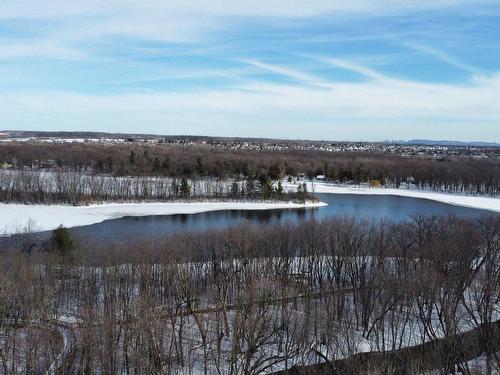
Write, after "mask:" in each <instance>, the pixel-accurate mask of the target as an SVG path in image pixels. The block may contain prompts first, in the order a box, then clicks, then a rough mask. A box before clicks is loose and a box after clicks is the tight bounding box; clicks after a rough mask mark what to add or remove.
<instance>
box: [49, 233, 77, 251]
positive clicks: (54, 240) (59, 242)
mask: <svg viewBox="0 0 500 375" xmlns="http://www.w3.org/2000/svg"><path fill="white" fill-rule="evenodd" d="M50 244H51V249H52V251H54V252H55V253H57V254H58V255H61V256H63V257H64V256H66V255H68V254H69V253H70V252H71V250H73V248H74V243H73V240H72V239H71V235H70V233H69V231H68V228H65V227H63V226H62V225H60V226H59V227H58V228H57V229H54V230H53V231H52V237H51V239H50Z"/></svg>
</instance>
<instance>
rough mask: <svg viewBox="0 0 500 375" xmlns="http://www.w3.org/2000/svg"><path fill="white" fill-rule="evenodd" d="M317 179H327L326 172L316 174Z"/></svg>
mask: <svg viewBox="0 0 500 375" xmlns="http://www.w3.org/2000/svg"><path fill="white" fill-rule="evenodd" d="M316 180H318V181H325V180H326V176H325V175H324V174H319V175H317V176H316Z"/></svg>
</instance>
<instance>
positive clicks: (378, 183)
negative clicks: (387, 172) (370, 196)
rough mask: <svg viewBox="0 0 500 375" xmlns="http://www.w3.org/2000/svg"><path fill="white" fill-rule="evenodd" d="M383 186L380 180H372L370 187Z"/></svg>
mask: <svg viewBox="0 0 500 375" xmlns="http://www.w3.org/2000/svg"><path fill="white" fill-rule="evenodd" d="M381 185H382V183H381V182H380V180H370V187H380V186H381Z"/></svg>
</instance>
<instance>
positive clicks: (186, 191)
mask: <svg viewBox="0 0 500 375" xmlns="http://www.w3.org/2000/svg"><path fill="white" fill-rule="evenodd" d="M181 196H182V198H184V199H188V198H189V197H190V196H191V186H190V185H189V181H188V179H187V178H186V177H182V181H181Z"/></svg>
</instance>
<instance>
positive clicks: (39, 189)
mask: <svg viewBox="0 0 500 375" xmlns="http://www.w3.org/2000/svg"><path fill="white" fill-rule="evenodd" d="M205 199H215V200H250V201H252V200H274V201H291V200H292V201H297V202H301V203H305V202H306V201H307V200H314V197H313V196H312V195H311V194H309V193H308V191H307V187H306V185H305V184H299V185H298V187H297V191H293V192H286V191H285V190H284V189H283V186H282V183H281V181H273V180H271V178H270V177H266V176H262V177H261V178H260V179H254V178H243V179H237V180H235V181H227V180H221V179H218V178H205V179H196V178H192V179H188V178H187V177H182V178H180V179H177V178H176V177H171V178H169V177H160V176H153V177H147V176H106V175H95V174H88V173H85V172H69V171H55V172H40V171H23V170H21V171H2V170H0V202H6V203H25V204H55V203H69V204H75V205H81V204H90V203H102V202H130V201H140V202H144V201H146V202H147V201H160V202H164V201H172V200H205Z"/></svg>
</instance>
